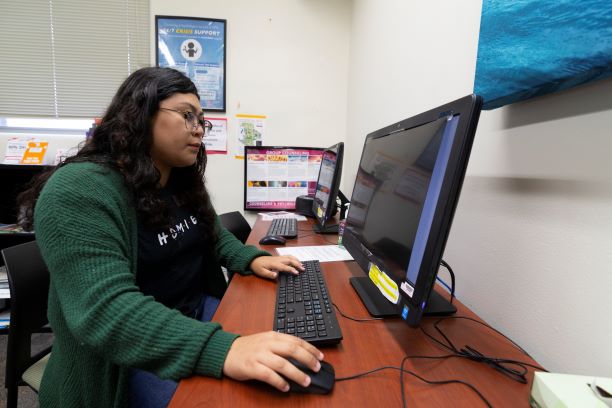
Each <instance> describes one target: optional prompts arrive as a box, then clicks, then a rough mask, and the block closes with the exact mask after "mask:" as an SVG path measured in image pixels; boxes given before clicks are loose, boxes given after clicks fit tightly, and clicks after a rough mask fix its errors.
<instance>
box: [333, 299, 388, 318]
mask: <svg viewBox="0 0 612 408" xmlns="http://www.w3.org/2000/svg"><path fill="white" fill-rule="evenodd" d="M332 305H334V307H335V308H336V310H337V311H338V313H340V316H342V317H344V318H345V319H349V320H353V321H355V322H371V321H373V320H383V318H382V317H369V318H360V317H351V316H347V315H345V314H344V313H342V310H340V308H339V307H338V305H336V304H335V303H334V302H332Z"/></svg>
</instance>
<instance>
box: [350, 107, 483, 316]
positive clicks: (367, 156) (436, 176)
mask: <svg viewBox="0 0 612 408" xmlns="http://www.w3.org/2000/svg"><path fill="white" fill-rule="evenodd" d="M481 104H482V100H481V98H480V97H477V96H475V95H468V96H466V97H464V98H461V99H458V100H456V101H454V102H451V103H448V104H445V105H442V106H440V107H438V108H436V109H432V110H430V111H427V112H424V113H421V114H419V115H417V116H414V117H411V118H409V119H405V120H403V121H401V122H398V123H395V124H393V125H390V126H387V127H385V128H382V129H380V130H377V131H375V132H372V133H370V134H369V135H368V136H367V137H366V140H365V143H364V147H363V151H362V154H361V159H360V163H359V168H358V170H357V176H356V180H355V185H354V188H353V194H352V197H351V206H350V210H349V213H348V216H347V218H346V227H345V230H344V235H343V239H342V242H343V244H344V246H345V247H346V249H347V250H348V251H349V252H350V253H351V255H352V256H353V258H354V259H355V260H356V261H357V263H358V264H359V266H360V267H361V269H363V271H364V272H365V274H366V275H367V276H366V277H355V278H351V284H352V285H353V287H354V288H355V289H356V290H357V293H358V294H359V296H360V298H361V300H362V301H363V302H364V304H365V305H366V307H367V308H368V311H369V312H370V313H371V314H372V315H374V316H386V315H398V314H399V315H401V316H402V317H403V318H404V320H406V322H407V323H408V324H410V325H411V326H416V325H418V323H419V321H420V320H421V317H422V315H423V314H424V313H431V314H450V313H453V312H454V310H455V308H454V306H453V305H451V304H450V303H447V302H445V301H444V299H443V298H442V297H440V296H439V295H437V294H436V293H435V292H433V291H432V289H433V286H434V283H435V279H436V276H437V272H438V267H439V264H440V260H441V258H442V253H443V251H444V246H445V244H446V239H447V237H448V232H449V230H450V226H451V221H452V217H453V214H454V211H455V208H456V205H457V200H458V197H459V192H460V189H461V184H462V182H463V177H464V175H465V170H466V167H467V163H468V158H469V153H470V150H471V146H472V141H473V138H474V133H475V131H476V125H477V123H478V117H479V114H480V107H481ZM430 295H431V296H430Z"/></svg>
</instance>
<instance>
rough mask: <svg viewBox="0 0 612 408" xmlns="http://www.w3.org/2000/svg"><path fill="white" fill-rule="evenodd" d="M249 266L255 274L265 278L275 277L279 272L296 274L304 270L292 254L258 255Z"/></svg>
mask: <svg viewBox="0 0 612 408" xmlns="http://www.w3.org/2000/svg"><path fill="white" fill-rule="evenodd" d="M250 267H251V270H252V271H253V273H254V274H255V275H257V276H260V277H262V278H267V279H276V277H277V276H278V273H279V272H287V273H291V274H294V275H297V274H298V273H300V272H302V271H303V270H304V267H303V266H302V263H301V262H300V261H299V259H297V258H296V257H295V256H293V255H286V256H258V257H257V258H255V259H253V261H252V262H251V265H250Z"/></svg>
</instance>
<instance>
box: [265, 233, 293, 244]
mask: <svg viewBox="0 0 612 408" xmlns="http://www.w3.org/2000/svg"><path fill="white" fill-rule="evenodd" d="M285 242H287V240H286V239H285V238H284V237H282V236H280V235H266V236H264V237H263V238H261V239H260V240H259V244H260V245H285Z"/></svg>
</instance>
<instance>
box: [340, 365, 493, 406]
mask: <svg viewBox="0 0 612 408" xmlns="http://www.w3.org/2000/svg"><path fill="white" fill-rule="evenodd" d="M409 358H410V357H408V356H406V357H404V358H403V359H402V363H401V365H400V367H395V366H384V367H379V368H375V369H373V370H369V371H365V372H363V373H358V374H354V375H350V376H347V377H338V378H336V382H338V381H347V380H353V379H355V378H360V377H364V376H366V375H369V374H373V373H376V372H378V371H382V370H399V372H400V387H401V394H402V406H404V407H405V406H406V393H405V390H404V373H408V374H410V375H412V376H414V377H416V378H418V379H419V380H421V381H423V382H424V383H426V384H432V385H445V384H463V385H465V386H467V387H469V388H470V389H472V390H473V391H474V392H475V393H476V394H477V395H478V396H479V397H480V399H482V401H483V402H484V403H485V404H486V405H487V407H492V405H491V404H490V403H489V401H487V399H486V398H485V397H484V395H482V393H481V392H480V391H478V389H477V388H476V387H474V386H473V385H472V384H470V383H468V382H465V381H461V380H441V381H433V380H428V379H426V378H423V377H421V376H420V375H418V374H416V373H415V372H413V371H410V370H408V369H406V368H404V363H405V362H406V360H407V359H409Z"/></svg>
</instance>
